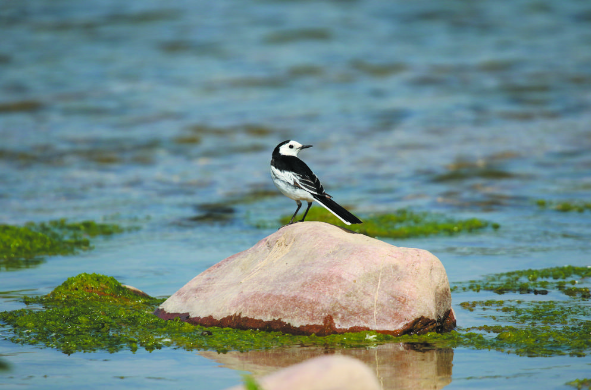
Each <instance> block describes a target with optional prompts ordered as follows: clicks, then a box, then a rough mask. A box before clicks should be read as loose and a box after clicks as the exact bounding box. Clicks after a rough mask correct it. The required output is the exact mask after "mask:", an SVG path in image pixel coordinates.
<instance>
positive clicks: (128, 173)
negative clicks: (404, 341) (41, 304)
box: [0, 0, 591, 389]
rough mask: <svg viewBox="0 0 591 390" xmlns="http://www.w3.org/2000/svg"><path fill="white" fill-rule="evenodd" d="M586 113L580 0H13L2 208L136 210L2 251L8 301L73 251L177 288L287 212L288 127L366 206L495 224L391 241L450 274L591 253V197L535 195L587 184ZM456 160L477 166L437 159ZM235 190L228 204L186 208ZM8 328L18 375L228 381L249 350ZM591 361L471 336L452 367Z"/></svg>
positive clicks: (53, 276) (43, 285)
mask: <svg viewBox="0 0 591 390" xmlns="http://www.w3.org/2000/svg"><path fill="white" fill-rule="evenodd" d="M11 104H12V106H11ZM6 107H13V108H12V109H8V108H6ZM14 107H17V108H14ZM18 107H20V108H18ZM589 123H591V4H589V3H588V2H584V1H577V0H570V1H561V2H558V1H549V0H546V1H544V0H536V1H533V0H529V1H511V2H508V1H503V2H499V1H492V0H485V1H478V2H467V1H460V0H457V1H452V0H449V1H448V0H440V1H436V2H432V1H431V2H430V1H416V2H406V1H378V0H375V1H371V0H369V1H362V0H357V1H355V0H351V1H320V2H312V1H298V0H294V1H279V0H277V1H271V0H268V1H265V0H246V1H233V0H222V1H218V2H204V1H193V2H189V1H177V2H169V3H164V2H161V1H156V0H141V1H140V0H130V1H126V2H123V3H122V2H119V1H110V0H107V1H101V2H91V1H80V0H78V1H73V0H54V1H47V0H20V1H4V2H0V222H1V223H8V224H22V223H25V222H27V221H46V220H49V219H55V218H68V219H71V220H85V219H94V220H99V221H100V220H105V221H110V222H115V223H121V224H123V225H133V226H138V227H140V229H139V230H137V231H132V232H128V233H124V234H121V235H118V236H114V237H112V238H107V239H98V240H96V241H95V242H94V244H95V249H94V250H92V251H89V252H84V253H81V254H79V255H76V256H66V257H61V256H56V257H51V258H46V259H44V261H43V262H41V263H39V264H36V265H33V266H31V267H30V268H22V269H18V270H13V271H10V272H6V271H5V270H4V269H3V270H0V308H1V309H2V310H10V309H14V308H19V307H21V306H22V304H21V303H20V302H19V300H18V297H19V296H22V295H34V294H46V293H48V292H49V291H51V289H53V288H54V287H55V286H56V285H59V284H60V283H61V282H63V281H64V280H65V279H66V278H68V277H70V276H73V275H76V274H78V273H81V272H98V273H102V274H107V275H112V276H114V277H116V278H117V279H118V280H120V281H121V282H123V283H125V284H130V285H133V286H135V287H138V288H140V289H142V290H144V291H146V292H147V293H149V294H150V295H153V296H168V295H171V294H172V293H174V292H175V291H176V290H177V289H178V288H180V287H181V286H182V285H184V284H185V283H186V282H187V281H188V280H190V279H191V278H192V277H193V276H195V275H197V274H198V273H200V272H202V271H203V270H205V269H207V268H208V267H209V266H211V265H213V264H215V263H216V262H218V261H220V260H222V259H224V258H225V257H227V256H230V255H232V254H234V253H236V252H238V251H241V250H244V249H247V248H249V247H251V246H252V245H254V244H255V243H256V242H257V241H258V240H260V239H262V238H263V237H265V236H266V235H268V234H270V233H272V232H273V231H275V230H276V228H277V227H278V222H277V218H278V217H279V216H280V215H286V214H290V213H292V212H293V210H294V204H293V202H291V201H290V200H288V199H286V198H284V197H280V196H267V195H266V194H267V191H274V187H273V185H272V183H271V181H270V178H269V173H268V164H269V160H270V154H271V151H272V149H273V148H274V147H275V145H276V144H278V143H279V142H281V141H283V140H285V139H290V138H291V139H296V140H297V141H299V142H301V143H305V144H313V145H314V148H312V149H307V150H306V151H304V152H302V154H301V155H300V157H302V158H303V159H304V160H305V161H306V162H307V163H308V164H309V165H310V166H311V167H312V169H313V170H314V171H315V172H316V173H317V174H318V175H319V177H320V178H321V180H322V181H323V183H324V186H325V188H326V189H327V191H328V192H329V193H331V194H332V195H333V196H334V197H335V199H336V200H337V201H338V202H339V203H341V204H345V205H349V206H354V212H355V214H357V215H360V216H361V218H362V219H363V216H364V215H369V214H371V213H373V212H384V211H391V210H393V209H397V208H401V207H412V208H413V209H416V210H428V211H436V212H442V213H445V214H447V215H452V216H455V217H458V218H464V217H478V218H483V219H486V220H489V221H494V222H497V223H499V224H501V229H499V230H498V231H493V230H488V231H484V232H479V233H475V234H470V235H458V236H453V237H448V236H443V237H429V238H420V239H410V240H402V241H393V240H388V242H390V243H392V244H394V245H398V246H407V247H419V248H424V249H427V250H429V251H431V252H433V253H434V254H435V255H436V256H437V257H439V258H440V259H441V261H442V262H443V264H444V265H445V267H446V270H447V273H448V277H449V279H450V281H452V282H458V281H465V280H469V279H475V278H479V277H480V276H482V275H485V274H489V273H496V272H505V271H511V270H518V269H525V268H544V267H551V266H559V265H565V264H572V265H578V266H588V265H591V256H590V255H591V248H590V246H589V242H590V241H591V223H590V222H589V218H590V217H589V215H590V214H589V212H586V213H582V214H579V213H558V212H553V211H551V210H543V209H539V208H538V207H537V206H536V205H535V200H536V199H548V200H556V201H558V200H586V201H589V199H591V153H590V152H589V151H590V150H591V129H590V127H589ZM490 171H497V172H502V173H503V174H502V175H497V176H494V175H493V177H491V176H487V174H486V172H490ZM450 172H461V173H464V177H463V178H460V179H457V180H442V179H443V178H445V175H446V174H448V173H450ZM253 194H254V195H255V196H253ZM256 194H265V196H259V197H257V196H256ZM228 202H230V203H231V210H230V212H227V213H226V214H224V215H225V217H226V218H225V219H224V220H223V222H220V223H199V222H195V221H193V220H191V218H193V217H199V216H203V215H205V214H206V213H207V212H208V210H211V209H212V206H209V208H208V207H205V206H204V205H208V204H223V203H228ZM218 209H219V208H216V207H215V206H214V207H213V210H218ZM218 211H219V210H218ZM256 226H263V228H260V227H259V228H257V227H256ZM484 298H486V296H484V295H482V294H480V295H476V294H475V295H473V296H472V295H468V294H463V295H458V294H456V295H454V296H453V299H454V309H455V312H456V314H457V316H458V323H459V325H460V326H466V327H467V326H471V325H476V324H481V323H482V322H481V321H482V320H481V319H479V318H477V317H476V316H475V315H474V314H472V313H469V312H466V311H464V310H463V309H461V307H459V303H460V302H462V301H464V300H480V299H484ZM0 333H1V334H2V336H6V335H7V334H8V330H7V329H3V328H0ZM3 338H4V337H0V359H2V361H4V362H7V363H8V364H9V365H10V367H11V369H10V371H8V372H0V383H2V384H3V385H4V387H7V388H12V387H18V388H22V387H31V388H38V387H41V386H43V387H46V388H67V387H68V386H70V387H80V385H83V386H85V387H89V384H92V386H91V387H95V388H102V387H104V386H107V385H108V386H119V387H126V388H133V387H141V388H150V387H157V386H162V385H163V384H165V385H172V386H175V387H180V388H181V387H188V386H191V387H194V388H195V387H196V388H203V389H222V388H224V387H227V386H230V385H233V384H236V383H238V382H240V380H241V379H240V378H241V377H240V374H241V373H242V370H243V369H244V371H249V368H251V369H252V367H251V366H240V367H242V368H240V367H238V368H237V367H235V366H232V365H231V364H230V363H227V362H223V361H222V362H220V363H216V362H215V360H212V358H211V357H206V356H204V355H203V354H199V353H195V352H186V351H178V350H171V349H166V350H161V351H155V352H153V353H147V352H144V351H138V352H137V353H135V354H132V353H118V354H113V355H110V354H106V353H92V354H74V355H72V356H66V355H62V354H60V353H59V352H56V351H53V350H45V349H39V348H33V347H23V346H17V345H14V344H12V343H10V342H8V341H6V340H4V339H3ZM446 356H447V355H446ZM434 359H435V358H434ZM255 360H256V359H255ZM448 363H449V362H448ZM590 363H591V360H590V359H589V358H588V357H586V358H569V357H555V358H520V357H515V356H511V355H506V354H501V353H498V352H489V351H472V350H467V349H456V350H454V351H453V363H452V366H446V367H447V368H446V370H447V369H449V370H451V371H450V372H451V374H450V375H451V377H449V375H448V376H447V377H446V378H447V379H442V382H438V383H439V385H438V386H439V387H441V386H447V387H449V388H453V387H458V388H460V387H461V388H483V389H485V388H491V389H492V388H499V387H501V386H502V387H503V388H505V387H507V388H511V387H515V388H524V387H533V386H535V387H538V388H566V387H564V383H565V382H568V381H570V380H573V379H576V378H582V377H589V375H588V372H590V368H591V367H590V366H589V364H590ZM226 364H229V366H225V365H226ZM450 378H451V383H449V379H450ZM404 383H413V385H412V386H414V388H418V387H417V386H418V385H417V382H404ZM448 383H449V384H448Z"/></svg>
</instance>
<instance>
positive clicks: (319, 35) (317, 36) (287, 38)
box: [264, 28, 332, 44]
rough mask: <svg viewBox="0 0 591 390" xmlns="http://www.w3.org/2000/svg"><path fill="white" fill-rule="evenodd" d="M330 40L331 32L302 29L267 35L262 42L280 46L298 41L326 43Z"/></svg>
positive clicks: (317, 29)
mask: <svg viewBox="0 0 591 390" xmlns="http://www.w3.org/2000/svg"><path fill="white" fill-rule="evenodd" d="M331 38H332V34H331V32H330V31H329V30H327V29H325V28H302V29H294V30H284V31H277V32H273V33H270V34H267V36H266V37H265V39H264V41H265V43H270V44H282V43H291V42H298V41H328V40H330V39H331Z"/></svg>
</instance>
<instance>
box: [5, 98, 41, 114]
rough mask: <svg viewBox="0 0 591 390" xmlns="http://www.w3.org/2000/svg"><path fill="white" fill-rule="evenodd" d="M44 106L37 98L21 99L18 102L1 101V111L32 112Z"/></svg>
mask: <svg viewBox="0 0 591 390" xmlns="http://www.w3.org/2000/svg"><path fill="white" fill-rule="evenodd" d="M42 108H43V104H42V103H41V102H39V101H37V100H21V101H18V102H8V103H0V113H6V114H8V113H14V112H32V111H38V110H40V109H42Z"/></svg>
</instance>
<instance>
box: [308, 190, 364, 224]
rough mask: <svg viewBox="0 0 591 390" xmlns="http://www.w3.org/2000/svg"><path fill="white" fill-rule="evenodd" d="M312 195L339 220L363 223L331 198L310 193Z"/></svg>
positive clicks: (347, 222)
mask: <svg viewBox="0 0 591 390" xmlns="http://www.w3.org/2000/svg"><path fill="white" fill-rule="evenodd" d="M312 196H313V197H314V199H316V201H317V202H318V203H320V205H321V206H323V207H324V208H325V209H327V210H328V211H330V212H331V213H333V214H334V215H335V216H336V217H338V218H339V219H340V220H341V221H343V222H344V223H346V224H347V225H351V224H352V223H353V224H355V223H363V222H362V221H361V220H360V219H359V218H357V217H356V216H354V215H353V214H351V213H350V212H348V211H347V210H345V208H343V207H342V206H341V205H339V204H338V203H337V202H335V201H334V200H332V199H330V198H326V197H324V196H318V195H312Z"/></svg>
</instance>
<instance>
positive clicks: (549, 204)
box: [536, 199, 591, 213]
mask: <svg viewBox="0 0 591 390" xmlns="http://www.w3.org/2000/svg"><path fill="white" fill-rule="evenodd" d="M536 204H537V205H538V207H540V208H542V209H546V208H549V209H552V210H556V211H561V212H563V213H568V212H569V211H577V212H579V213H582V212H584V211H591V202H586V201H581V200H575V201H562V202H554V201H549V200H544V199H538V200H537V201H536Z"/></svg>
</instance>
